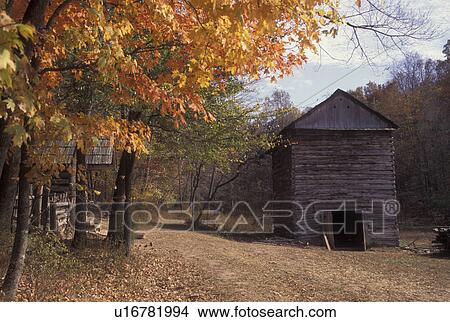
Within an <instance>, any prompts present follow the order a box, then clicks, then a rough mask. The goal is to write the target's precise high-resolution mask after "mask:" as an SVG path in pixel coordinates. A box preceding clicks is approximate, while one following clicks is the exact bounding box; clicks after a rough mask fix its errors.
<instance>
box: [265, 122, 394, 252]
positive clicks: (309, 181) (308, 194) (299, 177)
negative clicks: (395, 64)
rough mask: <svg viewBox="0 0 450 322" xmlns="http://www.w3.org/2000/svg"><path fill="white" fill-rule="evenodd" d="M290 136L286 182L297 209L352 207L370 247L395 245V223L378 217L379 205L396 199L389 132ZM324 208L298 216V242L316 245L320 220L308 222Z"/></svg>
mask: <svg viewBox="0 0 450 322" xmlns="http://www.w3.org/2000/svg"><path fill="white" fill-rule="evenodd" d="M291 135H292V141H293V144H292V145H291V148H290V151H291V160H290V161H291V162H290V164H291V175H290V176H289V177H290V178H291V189H292V196H293V198H294V200H297V201H299V202H300V203H301V204H302V206H303V207H306V206H307V205H308V204H310V203H312V202H317V201H339V202H340V201H344V200H345V201H351V202H354V203H356V207H357V210H358V211H363V214H364V218H365V220H368V221H369V225H368V232H367V235H368V240H369V242H370V243H371V244H373V245H392V246H394V245H398V242H399V237H398V228H397V218H396V216H392V215H388V214H386V213H384V207H383V205H382V203H380V201H388V200H395V198H396V196H395V172H394V151H393V140H392V133H391V131H384V130H372V131H333V130H330V131H328V130H294V131H292V132H291ZM277 167H280V165H277ZM279 175H281V173H280V174H279ZM274 179H275V177H274ZM278 180H279V181H281V179H278ZM275 189H276V187H275V186H274V191H275ZM351 202H350V204H351ZM373 202H375V204H374V203H373ZM336 204H338V203H336ZM373 205H375V207H374V209H372V208H373V207H372V206H373ZM327 207H330V203H328V204H327V206H323V205H320V204H316V205H315V206H314V209H312V210H313V211H309V212H306V213H304V214H305V215H304V216H303V217H304V218H300V217H299V219H301V225H304V226H306V227H308V228H307V229H305V230H304V232H302V233H301V234H300V235H299V238H300V239H304V240H307V241H311V242H320V241H321V239H322V236H321V234H320V233H318V232H320V231H321V230H322V228H321V227H320V223H318V222H317V221H319V222H320V218H319V220H314V212H315V211H317V210H325V209H326V208H327ZM332 207H334V205H333V206H332ZM320 215H321V214H317V213H316V216H320Z"/></svg>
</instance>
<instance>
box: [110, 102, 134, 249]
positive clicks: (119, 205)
mask: <svg viewBox="0 0 450 322" xmlns="http://www.w3.org/2000/svg"><path fill="white" fill-rule="evenodd" d="M140 116H141V113H140V112H138V111H130V113H129V115H128V121H136V120H138V119H139V118H140ZM135 159H136V153H135V152H131V153H129V152H127V151H125V150H124V151H123V152H122V156H121V157H120V162H119V170H118V171H117V177H116V184H115V187H114V193H113V205H112V207H111V212H110V214H109V224H108V235H107V237H106V238H107V240H109V241H110V242H112V243H115V244H119V243H122V242H125V247H126V252H127V255H129V253H130V251H131V243H132V236H131V235H132V233H131V228H132V222H131V213H127V214H125V209H126V203H129V202H131V198H132V196H131V190H132V175H133V169H134V162H135ZM124 221H125V225H124Z"/></svg>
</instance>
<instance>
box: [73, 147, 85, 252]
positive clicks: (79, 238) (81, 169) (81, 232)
mask: <svg viewBox="0 0 450 322" xmlns="http://www.w3.org/2000/svg"><path fill="white" fill-rule="evenodd" d="M76 157H77V171H76V182H77V192H76V199H75V234H74V235H73V241H72V245H73V246H74V247H75V248H82V247H84V246H86V242H87V222H86V220H87V211H88V209H87V187H86V185H87V182H86V157H85V155H84V153H83V152H82V151H81V150H80V149H77V152H76Z"/></svg>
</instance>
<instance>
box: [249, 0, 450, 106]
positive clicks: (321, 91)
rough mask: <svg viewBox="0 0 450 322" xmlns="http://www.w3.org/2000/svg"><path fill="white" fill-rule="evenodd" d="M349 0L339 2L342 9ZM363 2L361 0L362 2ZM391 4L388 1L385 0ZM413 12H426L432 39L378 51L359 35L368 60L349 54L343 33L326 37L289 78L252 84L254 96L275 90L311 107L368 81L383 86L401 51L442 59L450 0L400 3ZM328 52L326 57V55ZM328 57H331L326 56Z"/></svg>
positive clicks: (448, 36) (449, 27) (448, 30)
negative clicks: (433, 32) (434, 31)
mask: <svg viewBox="0 0 450 322" xmlns="http://www.w3.org/2000/svg"><path fill="white" fill-rule="evenodd" d="M349 1H350V3H351V4H353V0H343V2H344V7H345V6H346V5H348V4H349ZM363 1H364V0H363ZM385 1H391V0H385ZM400 2H401V3H403V4H405V5H406V6H409V7H410V8H411V9H412V10H414V12H416V13H419V12H429V14H430V20H431V21H432V23H433V24H434V25H435V26H436V27H437V28H438V29H439V32H438V34H437V36H436V37H435V39H432V40H426V41H425V40H414V41H409V42H410V43H409V44H408V45H404V46H402V47H401V49H402V50H399V49H392V50H389V51H388V52H387V53H385V52H384V51H381V50H380V49H379V46H377V42H376V41H375V39H374V38H373V36H372V35H371V34H362V37H361V42H362V43H363V44H364V47H365V51H366V53H367V54H368V56H369V58H370V59H371V63H370V64H369V63H368V61H367V59H366V58H364V57H361V55H359V54H355V55H353V57H352V58H351V59H349V57H351V52H352V49H353V47H352V46H351V45H350V43H349V41H348V37H346V35H345V32H346V31H345V30H344V31H343V32H342V33H341V34H340V35H338V37H336V38H335V39H332V38H326V39H324V40H323V41H322V42H321V47H322V50H320V54H319V55H315V54H312V53H311V54H310V55H309V57H308V59H309V60H308V62H307V63H306V64H305V65H304V66H303V67H301V68H296V69H295V71H294V73H293V75H292V76H288V77H285V78H284V79H281V80H279V81H277V82H276V83H271V82H270V81H269V80H261V81H259V82H258V83H257V85H256V91H257V93H258V97H260V98H264V97H266V96H270V95H271V93H272V92H273V91H274V90H276V89H281V90H284V91H287V92H288V93H289V94H290V96H291V99H292V101H293V102H294V104H295V105H296V106H297V107H300V108H302V107H308V106H315V105H316V104H318V103H319V102H321V101H322V100H324V99H326V98H327V97H328V96H330V95H331V94H332V93H333V92H334V91H335V90H336V89H338V88H340V89H343V90H349V89H355V88H356V87H358V86H362V85H365V84H367V83H368V82H370V81H372V82H376V83H384V82H385V81H387V80H388V79H389V77H390V71H389V67H390V66H392V64H393V63H394V62H395V61H399V60H401V59H402V58H403V57H404V53H405V52H417V53H419V54H420V55H422V56H423V57H425V58H432V59H443V54H442V49H443V46H444V44H445V43H446V42H447V39H450V0H427V1H413V2H409V1H408V0H400ZM327 53H328V54H327ZM330 55H332V56H333V57H330Z"/></svg>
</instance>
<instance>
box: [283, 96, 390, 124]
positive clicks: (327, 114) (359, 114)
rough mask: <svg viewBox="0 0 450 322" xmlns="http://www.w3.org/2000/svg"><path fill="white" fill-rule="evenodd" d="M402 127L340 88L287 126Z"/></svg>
mask: <svg viewBox="0 0 450 322" xmlns="http://www.w3.org/2000/svg"><path fill="white" fill-rule="evenodd" d="M397 128H398V126H397V125H396V124H395V123H394V122H392V121H391V120H389V119H388V118H387V117H385V116H384V115H382V114H381V113H379V112H377V111H375V110H373V109H371V108H370V107H368V106H367V105H365V104H364V103H362V102H361V101H359V100H358V99H356V98H355V97H353V96H352V95H350V94H349V93H347V92H345V91H343V90H341V89H338V90H336V91H335V92H334V93H333V94H332V95H331V96H330V97H329V98H327V99H326V100H324V101H323V102H321V103H319V104H318V105H316V106H315V107H314V108H312V109H311V110H309V111H308V112H307V113H305V114H303V115H302V116H300V117H299V118H298V119H296V120H295V121H293V122H292V123H291V124H289V125H288V126H286V127H285V128H284V129H283V130H282V132H284V131H286V130H292V129H317V130H395V129H397Z"/></svg>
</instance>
